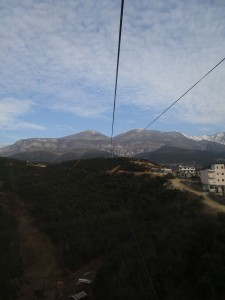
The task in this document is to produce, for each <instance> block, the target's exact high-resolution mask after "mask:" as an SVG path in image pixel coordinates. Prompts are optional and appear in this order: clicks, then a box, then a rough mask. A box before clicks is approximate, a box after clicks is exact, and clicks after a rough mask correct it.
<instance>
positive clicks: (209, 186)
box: [200, 164, 225, 193]
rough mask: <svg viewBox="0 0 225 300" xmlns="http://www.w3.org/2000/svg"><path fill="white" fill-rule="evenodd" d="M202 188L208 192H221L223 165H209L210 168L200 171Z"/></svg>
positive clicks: (223, 183) (223, 178) (224, 180)
mask: <svg viewBox="0 0 225 300" xmlns="http://www.w3.org/2000/svg"><path fill="white" fill-rule="evenodd" d="M200 178H201V183H202V184H203V189H204V190H207V191H210V192H219V193H222V192H223V191H224V188H225V165H224V164H215V165H211V169H207V170H201V171H200Z"/></svg>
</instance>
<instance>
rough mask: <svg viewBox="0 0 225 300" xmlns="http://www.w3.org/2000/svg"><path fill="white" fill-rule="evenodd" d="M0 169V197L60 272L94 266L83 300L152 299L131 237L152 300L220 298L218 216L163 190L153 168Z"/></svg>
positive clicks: (133, 163)
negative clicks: (33, 230)
mask: <svg viewBox="0 0 225 300" xmlns="http://www.w3.org/2000/svg"><path fill="white" fill-rule="evenodd" d="M0 167H1V168H0V181H1V182H2V185H1V191H2V192H4V193H9V192H10V193H14V194H17V195H18V196H19V197H20V199H21V201H23V202H24V205H26V207H27V208H28V209H29V211H30V214H32V215H33V217H34V218H35V220H36V223H35V226H38V228H39V230H40V231H42V232H43V233H44V234H47V235H48V236H49V238H50V240H51V242H52V243H53V245H54V247H55V251H56V253H58V254H57V255H58V258H59V260H60V262H61V263H60V265H61V268H62V271H63V272H64V274H65V270H67V272H68V271H69V272H75V271H76V270H79V268H80V267H82V266H83V265H86V264H88V263H89V262H91V261H92V260H93V259H100V260H101V262H102V263H101V267H100V269H99V270H98V271H97V274H96V277H95V280H94V282H93V284H92V287H91V290H90V298H91V299H95V300H98V299H99V300H102V299H109V300H111V299H121V300H122V299H146V300H147V299H154V296H153V290H152V287H151V286H150V284H149V280H148V277H147V275H146V271H145V266H144V265H143V262H142V260H141V258H140V256H139V250H138V249H137V245H136V242H135V240H134V238H133V237H132V235H133V234H135V236H136V239H137V240H138V243H139V247H140V248H141V251H142V253H143V256H144V259H145V263H146V265H147V267H148V270H149V272H150V274H151V279H152V282H153V285H154V288H155V291H156V293H157V295H158V298H159V299H162V300H164V299H165V300H166V299H185V300H191V299H218V300H219V299H223V295H224V293H225V286H224V284H223V283H224V276H225V271H224V270H225V258H224V255H223V249H224V247H225V240H224V237H223V236H224V230H225V216H224V215H223V214H218V215H207V214H206V213H205V212H204V209H203V203H202V201H201V199H200V198H198V197H197V196H195V195H193V194H190V193H188V192H185V193H184V192H181V191H178V190H169V189H167V188H166V186H167V182H166V179H165V178H160V177H155V176H154V175H153V174H152V173H151V168H153V167H154V168H156V167H157V166H156V165H154V164H152V163H149V162H146V161H144V160H139V159H128V158H116V159H113V160H112V159H106V158H105V159H103V158H102V159H100V158H98V159H91V160H80V161H76V160H75V161H70V162H63V163H61V164H51V165H47V164H46V165H39V164H37V165H32V164H26V163H23V162H19V161H16V160H9V159H6V158H1V159H0ZM130 226H132V230H131V227H130ZM62 274H63V273H62ZM47 279H48V282H49V284H51V282H52V280H53V279H51V278H47ZM65 280H66V279H65ZM71 292H72V291H71ZM64 296H65V298H67V297H68V294H66V295H64ZM5 299H7V298H5Z"/></svg>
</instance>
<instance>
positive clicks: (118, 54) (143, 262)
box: [111, 0, 158, 300]
mask: <svg viewBox="0 0 225 300" xmlns="http://www.w3.org/2000/svg"><path fill="white" fill-rule="evenodd" d="M123 10H124V0H121V11H120V26H119V41H118V52H117V67H116V80H115V90H114V101H113V116H112V131H111V155H112V158H113V152H114V151H113V150H114V149H113V134H114V123H115V112H116V96H117V82H118V73H119V59H120V45H121V36H122V25H123ZM122 204H123V208H124V210H126V206H125V203H124V200H122ZM126 217H127V223H128V226H129V229H130V232H131V234H132V238H133V239H134V241H135V244H136V247H137V250H138V253H139V256H140V258H141V261H142V264H143V266H144V270H145V273H146V274H147V277H148V281H149V284H150V288H151V292H152V294H153V296H154V298H155V299H156V300H158V296H157V293H156V290H155V287H154V284H153V281H152V278H151V275H150V272H149V268H148V266H147V264H146V261H145V258H144V255H143V252H142V249H141V246H140V244H139V241H138V239H137V236H136V233H135V230H134V228H133V226H132V223H131V220H130V217H129V215H128V214H126Z"/></svg>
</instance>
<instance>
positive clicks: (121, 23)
mask: <svg viewBox="0 0 225 300" xmlns="http://www.w3.org/2000/svg"><path fill="white" fill-rule="evenodd" d="M123 9H124V0H121V10H120V26H119V41H118V52H117V66H116V81H115V89H114V101H113V116H112V131H111V155H112V156H113V134H114V122H115V112H116V95H117V82H118V73H119V63H120V45H121V35H122V26H123Z"/></svg>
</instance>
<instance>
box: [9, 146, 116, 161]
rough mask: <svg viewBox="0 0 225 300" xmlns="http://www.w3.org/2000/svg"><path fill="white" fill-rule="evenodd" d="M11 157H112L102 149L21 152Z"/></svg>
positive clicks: (62, 159) (44, 158)
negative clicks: (63, 151) (62, 151)
mask: <svg viewBox="0 0 225 300" xmlns="http://www.w3.org/2000/svg"><path fill="white" fill-rule="evenodd" d="M10 157H11V158H14V159H19V160H24V161H33V162H50V163H58V162H63V161H68V160H75V159H86V158H98V157H111V154H110V153H109V152H106V151H100V150H87V149H77V150H76V151H73V152H65V153H53V152H47V151H31V152H20V153H17V154H13V155H11V156H10Z"/></svg>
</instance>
